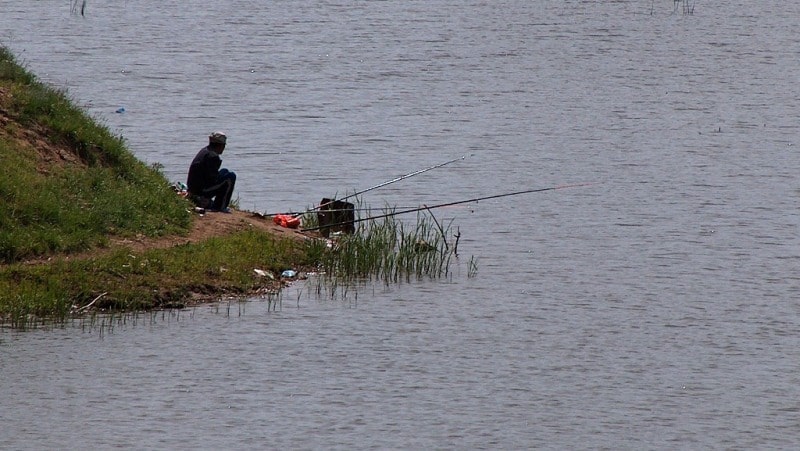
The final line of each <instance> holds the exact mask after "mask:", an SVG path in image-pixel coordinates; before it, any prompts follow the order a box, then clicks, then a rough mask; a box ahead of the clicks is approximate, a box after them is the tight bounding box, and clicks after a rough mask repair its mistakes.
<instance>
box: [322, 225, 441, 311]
mask: <svg viewBox="0 0 800 451" xmlns="http://www.w3.org/2000/svg"><path fill="white" fill-rule="evenodd" d="M391 212H392V209H384V212H383V214H381V215H377V216H381V217H380V218H379V219H369V218H366V220H362V221H361V222H359V225H358V228H357V229H356V232H355V233H354V234H352V235H338V236H337V237H335V238H334V239H333V240H331V241H330V242H329V244H328V245H327V246H326V247H328V246H329V248H328V249H327V250H326V251H322V252H321V255H319V258H320V266H319V267H320V270H321V275H320V277H319V278H318V280H319V282H320V284H319V285H318V286H317V291H318V293H321V292H323V291H327V292H328V293H330V295H331V296H332V297H333V296H335V295H336V293H337V292H340V291H341V290H349V289H352V287H353V286H355V285H356V284H358V283H359V282H366V281H374V280H377V281H381V282H383V283H384V284H390V283H399V282H409V281H411V280H412V279H416V280H419V279H424V278H432V279H433V278H439V277H443V276H444V277H446V276H447V275H448V274H449V265H450V263H451V258H452V256H453V249H452V248H451V247H450V246H449V245H448V243H447V238H446V237H447V234H448V233H449V224H448V225H447V227H442V225H441V224H439V223H438V221H436V220H435V218H434V217H433V215H432V214H431V213H430V212H425V211H420V212H417V218H416V222H415V223H414V224H413V225H408V224H407V223H405V222H403V221H401V219H400V218H398V217H397V216H393V215H391ZM317 246H319V244H317ZM310 254H313V252H310Z"/></svg>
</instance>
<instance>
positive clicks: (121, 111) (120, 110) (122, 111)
mask: <svg viewBox="0 0 800 451" xmlns="http://www.w3.org/2000/svg"><path fill="white" fill-rule="evenodd" d="M124 112H125V107H124V106H121V107H119V108H117V111H115V113H120V114H122V113H124Z"/></svg>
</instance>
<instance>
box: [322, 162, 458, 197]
mask: <svg viewBox="0 0 800 451" xmlns="http://www.w3.org/2000/svg"><path fill="white" fill-rule="evenodd" d="M465 158H467V156H466V155H462V156H460V157H458V158H453V159H452V160H449V161H445V162H444V163H439V164H436V165H433V166H431V167H427V168H425V169H420V170H419V171H414V172H412V173H410V174H406V175H401V176H400V177H397V178H393V179H392V180H389V181H386V182H383V183H378V184H377V185H375V186H373V187H371V188H367V189H365V190H361V191H359V192H357V193H353V194H350V195H348V196H345V197H343V198H341V199H336V200H345V199H349V198H351V197H355V196H358V195H360V194H364V193H366V192H367V191H372V190H374V189H378V188H382V187H384V186H386V185H391V184H392V183H395V182H399V181H400V180H405V179H407V178H409V177H413V176H415V175H419V174H422V173H423V172H428V171H430V170H432V169H436V168H440V167H442V166H445V165H448V164H450V163H455V162H456V161H459V160H463V159H465ZM321 207H322V205H320V206H318V207H316V208H317V209H319V208H321Z"/></svg>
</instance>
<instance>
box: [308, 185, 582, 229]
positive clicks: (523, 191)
mask: <svg viewBox="0 0 800 451" xmlns="http://www.w3.org/2000/svg"><path fill="white" fill-rule="evenodd" d="M589 185H593V183H576V184H573V185H558V186H550V187H547V188H536V189H526V190H522V191H514V192H513V193H503V194H494V195H492V196H483V197H475V198H472V199H466V200H458V201H455V202H445V203H443V204H437V205H428V206H422V207H417V208H409V209H407V210H400V211H394V212H390V213H386V214H382V215H377V216H370V217H368V218H359V219H355V220H353V221H346V222H340V223H337V224H327V225H324V226H317V227H309V228H305V229H300V231H301V232H310V231H313V230H319V229H324V228H328V227H338V226H342V225H346V224H351V223H356V222H363V221H370V220H373V219H382V218H388V217H390V216H397V215H402V214H406V213H414V212H418V211H422V210H432V209H434V208H441V207H449V206H452V205H459V204H466V203H469V202H478V201H481V200H489V199H498V198H501V197H509V196H518V195H520V194H529V193H541V192H543V191H554V190H557V189H565V188H575V187H578V186H589Z"/></svg>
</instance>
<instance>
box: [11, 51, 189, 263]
mask: <svg viewBox="0 0 800 451" xmlns="http://www.w3.org/2000/svg"><path fill="white" fill-rule="evenodd" d="M0 115H1V116H0V120H2V122H0V124H2V126H1V127H0V161H2V162H3V165H4V166H5V169H6V170H5V171H4V173H3V177H0V212H1V213H0V263H14V262H18V261H22V260H26V259H30V258H36V257H43V256H48V255H53V254H57V253H73V252H78V251H84V250H87V249H91V248H93V247H96V246H101V245H104V244H105V243H106V241H107V238H108V236H109V235H120V236H133V235H137V234H142V235H145V236H156V235H166V234H174V233H181V232H185V231H186V230H187V228H188V227H189V224H190V221H191V216H190V214H189V213H188V212H187V211H186V208H185V207H186V206H185V202H183V201H182V200H181V199H179V198H177V197H176V196H175V195H174V193H172V192H171V190H170V188H169V186H168V184H167V183H166V182H165V179H164V177H163V176H162V175H161V174H159V173H158V172H157V171H154V170H153V169H151V168H149V167H147V166H146V165H145V164H144V163H142V162H141V161H139V160H138V159H136V158H135V157H134V156H133V155H132V154H131V153H130V152H129V151H128V149H127V148H126V146H125V143H124V140H123V138H122V137H119V136H115V135H113V134H112V133H111V132H110V131H109V130H108V128H107V127H105V126H103V125H100V124H98V123H97V122H96V121H95V120H93V119H92V118H90V117H89V116H88V115H87V114H86V113H85V112H84V111H82V110H80V109H79V108H77V107H76V106H75V105H74V104H73V103H72V102H71V101H70V100H69V98H68V97H67V96H66V95H65V93H63V92H60V91H57V90H54V89H51V88H50V87H48V86H46V85H44V84H42V83H40V82H39V81H37V80H36V78H35V77H34V76H33V75H32V74H31V73H29V72H28V71H27V70H25V69H24V68H22V67H21V66H20V65H18V64H17V63H16V62H15V61H14V59H13V57H12V55H11V54H10V53H9V52H8V51H7V50H5V49H0Z"/></svg>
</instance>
